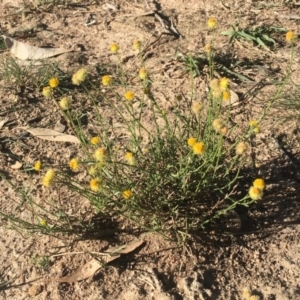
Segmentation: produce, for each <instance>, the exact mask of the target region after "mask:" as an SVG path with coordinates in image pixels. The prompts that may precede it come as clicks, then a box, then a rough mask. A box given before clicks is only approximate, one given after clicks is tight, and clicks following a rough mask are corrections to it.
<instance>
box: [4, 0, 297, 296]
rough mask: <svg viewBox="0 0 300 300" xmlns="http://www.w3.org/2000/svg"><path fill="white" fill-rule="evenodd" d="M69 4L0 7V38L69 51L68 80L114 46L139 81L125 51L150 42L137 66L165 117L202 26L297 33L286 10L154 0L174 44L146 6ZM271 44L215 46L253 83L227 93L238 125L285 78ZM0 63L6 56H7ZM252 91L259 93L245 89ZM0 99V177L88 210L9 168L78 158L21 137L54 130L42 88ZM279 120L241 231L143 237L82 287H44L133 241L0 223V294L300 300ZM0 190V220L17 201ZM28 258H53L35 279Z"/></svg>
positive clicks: (265, 147)
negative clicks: (261, 185) (260, 196)
mask: <svg viewBox="0 0 300 300" xmlns="http://www.w3.org/2000/svg"><path fill="white" fill-rule="evenodd" d="M32 3H34V1H33V2H32ZM75 4H78V3H76V2H73V4H72V5H67V6H64V5H58V4H56V5H55V6H53V5H51V4H49V5H43V6H40V7H35V6H34V5H33V6H32V8H31V9H28V8H27V9H26V11H25V12H24V11H23V13H17V14H13V15H10V14H11V13H12V12H13V11H15V10H17V9H18V7H22V5H21V4H20V3H18V2H17V1H16V2H14V1H2V2H1V4H0V5H1V10H0V15H1V18H0V29H1V31H2V33H3V34H5V35H9V36H11V37H14V38H16V39H18V40H21V41H24V42H28V43H30V44H35V45H38V46H42V45H46V44H51V45H53V46H59V47H63V48H65V49H72V50H75V51H74V52H72V53H69V54H65V55H62V56H60V57H58V58H57V60H58V62H59V65H60V67H61V69H62V70H63V71H65V72H69V73H70V74H71V73H72V72H73V71H74V70H76V69H77V68H78V67H79V66H83V65H84V66H93V67H95V65H98V66H101V67H102V66H104V65H106V64H108V63H109V64H113V63H115V62H116V61H115V59H116V58H115V56H112V55H111V54H109V51H108V48H109V45H110V44H111V43H113V42H117V43H119V44H120V48H121V56H122V59H123V61H124V64H125V66H126V67H127V68H128V69H131V70H132V72H136V70H138V69H139V65H138V62H137V60H136V58H135V55H134V52H133V50H131V44H132V41H133V40H134V39H140V40H142V41H143V42H144V43H148V45H149V47H148V49H147V51H145V60H146V65H147V68H148V69H149V70H151V72H152V77H153V79H154V80H153V81H154V84H153V91H154V95H155V97H156V98H157V99H159V101H161V104H162V105H164V108H165V109H166V110H168V109H172V107H173V106H175V105H176V96H177V95H186V96H187V97H189V91H190V86H189V76H188V75H187V74H185V73H184V72H183V65H182V64H181V63H180V62H179V61H178V60H177V59H176V58H175V57H176V53H177V54H179V55H180V54H181V53H183V54H187V53H192V52H195V51H199V52H201V51H202V49H203V47H204V45H205V44H207V43H209V41H210V40H211V34H210V33H209V31H208V30H207V29H206V20H207V18H208V17H210V16H214V17H215V18H217V19H218V21H219V29H218V32H220V31H223V30H226V29H229V28H230V25H231V24H234V23H238V24H239V26H240V27H241V28H246V27H249V26H262V25H269V26H271V25H272V26H282V27H285V28H288V29H293V30H296V31H298V32H299V19H298V18H297V16H298V15H299V8H298V5H297V3H296V2H295V1H294V2H293V1H281V2H279V1H237V0H235V1H227V2H226V3H225V2H224V4H222V2H221V1H204V0H201V1H195V0H192V1H189V3H188V4H187V3H181V2H180V1H173V0H170V1H167V0H161V1H160V2H159V5H160V8H161V14H162V16H164V17H166V19H167V20H172V22H173V25H174V27H175V28H176V29H177V31H178V33H179V34H180V36H178V35H176V34H163V35H162V36H160V34H161V32H162V30H163V28H162V24H161V22H160V21H159V20H157V19H155V17H154V16H153V14H152V15H151V14H150V15H143V14H145V12H147V8H145V5H144V2H142V1H140V2H133V1H125V0H122V1H120V2H119V3H117V4H116V7H117V8H118V10H117V11H114V10H108V9H107V5H106V6H105V5H104V2H102V1H99V3H98V4H91V5H86V4H83V5H75ZM79 4H80V3H79ZM13 6H14V7H13ZM90 12H92V13H93V14H94V15H95V19H96V24H94V25H92V26H89V27H86V26H85V25H84V23H85V21H86V18H87V16H88V15H89V13H90ZM141 15H142V16H141ZM133 16H137V17H133ZM25 33H26V34H25ZM29 33H30V34H29ZM276 41H277V44H276V47H274V48H272V50H271V51H267V50H265V49H262V48H259V47H258V46H254V45H253V44H252V43H248V42H245V41H244V42H242V41H240V42H238V43H235V44H234V45H233V46H232V47H229V46H228V38H227V37H224V36H218V37H217V41H216V46H217V47H216V48H217V49H218V54H219V55H220V56H222V57H223V58H227V59H231V60H232V61H233V62H234V61H238V60H240V61H241V62H243V64H242V65H241V67H240V68H238V69H235V70H237V71H238V72H241V73H242V74H243V75H245V76H247V77H249V78H250V79H251V80H252V82H250V83H247V82H246V83H245V82H243V83H242V82H241V81H239V80H238V79H237V78H235V79H234V78H233V89H234V90H235V91H236V92H237V93H238V94H239V96H240V98H241V99H242V100H243V102H242V105H240V106H239V108H238V109H237V111H236V112H235V115H234V121H235V122H237V123H238V122H240V123H241V124H242V121H245V120H250V119H255V118H256V117H257V116H258V115H259V114H260V113H261V112H262V110H263V108H264V106H265V105H266V103H267V100H268V99H269V97H270V95H271V94H274V92H275V90H274V86H272V85H268V84H267V82H269V81H270V80H280V79H282V78H283V74H284V72H285V71H286V70H287V66H288V62H289V53H290V49H289V48H288V47H287V46H286V45H285V44H284V36H283V34H282V36H280V35H278V36H276ZM128 49H129V50H128ZM295 53H296V55H295V61H294V64H293V66H292V79H293V80H294V81H295V82H298V78H299V70H298V69H299V68H298V66H299V56H298V54H299V47H298V45H297V46H296V49H295ZM1 55H6V56H9V53H8V52H4V53H1ZM216 75H217V76H218V75H222V74H216ZM207 78H208V75H207V72H206V70H205V68H204V70H203V73H202V74H201V75H200V76H198V77H197V78H196V84H197V88H196V97H199V99H202V98H203V97H205V95H206V93H207V90H206V87H207ZM0 81H1V78H0ZM3 82H4V81H1V85H3ZM261 83H262V84H261ZM254 86H255V87H256V89H253V90H252V87H254ZM249 90H251V92H250V93H249ZM249 95H250V96H249ZM166 99H167V100H168V101H166ZM76 100H77V101H78V103H77V107H81V106H88V103H83V104H82V103H79V101H80V99H76ZM0 101H1V111H0V118H1V119H4V118H5V119H6V118H7V119H8V120H9V122H7V124H6V125H4V126H3V128H2V129H1V131H0V147H1V156H0V169H1V171H2V172H5V173H6V174H8V175H9V176H10V178H12V179H13V181H14V183H15V184H16V185H17V186H20V185H21V184H24V185H25V186H30V187H33V188H32V193H33V195H34V196H35V197H36V199H39V201H43V199H44V197H53V198H60V200H61V201H62V202H63V203H64V207H65V208H66V209H67V210H68V211H69V212H70V213H73V212H74V211H76V209H77V208H78V205H79V206H80V207H81V208H80V213H82V215H84V214H85V213H87V212H88V211H89V207H88V204H87V203H82V202H81V199H78V198H76V196H74V195H72V194H69V193H68V192H66V191H51V192H49V191H46V190H43V188H42V186H41V184H40V177H38V176H36V177H34V178H33V179H32V177H30V176H28V175H27V173H26V172H21V171H20V170H15V169H13V168H12V166H13V165H14V164H15V162H16V161H22V162H23V164H28V165H31V164H32V163H33V162H34V160H35V159H36V158H37V157H38V158H40V159H41V160H42V161H44V162H46V163H47V164H60V163H65V162H66V161H68V160H69V159H70V157H73V156H74V155H75V154H78V155H79V156H80V149H78V147H76V146H74V145H70V144H68V145H67V144H66V145H64V146H63V147H62V146H61V144H59V145H57V144H55V143H53V142H47V141H42V140H38V139H36V138H34V137H32V136H28V135H24V131H22V129H20V127H22V126H26V125H30V126H34V127H47V128H49V127H51V128H53V127H54V126H55V124H56V123H57V122H63V121H62V120H61V115H60V113H59V111H58V110H57V108H56V107H55V106H53V103H52V102H51V103H49V101H47V100H46V99H44V98H43V97H42V96H41V93H40V90H39V89H37V88H36V89H34V88H30V87H26V85H25V87H23V88H19V87H18V88H16V89H14V83H13V82H12V83H11V86H7V88H2V89H1V90H0ZM284 114H285V112H284V111H282V110H280V109H279V110H278V109H273V110H272V112H271V113H270V114H268V116H267V117H266V118H265V119H264V120H263V122H262V124H261V128H262V133H261V134H259V135H258V136H257V139H256V141H255V144H254V145H252V150H253V153H255V156H256V161H257V162H258V163H259V165H257V168H256V169H255V171H253V170H252V171H251V172H253V174H255V175H257V174H259V175H260V176H262V177H264V178H266V181H267V185H268V188H267V191H266V196H265V198H264V200H263V201H262V202H260V203H257V205H255V206H252V207H250V208H249V209H245V210H241V211H238V212H237V213H238V215H239V219H240V220H241V224H242V225H241V228H240V229H239V230H238V231H237V232H234V233H233V232H231V231H230V230H229V231H228V232H227V233H222V234H218V232H214V231H212V232H210V233H209V234H203V233H195V234H194V235H193V236H192V237H191V238H190V239H189V240H188V242H187V244H186V245H185V246H178V245H177V244H175V243H172V242H170V241H166V240H164V239H163V238H162V237H161V236H159V235H154V234H150V235H144V236H143V237H142V238H143V240H144V241H145V242H144V244H143V246H142V247H140V248H139V249H136V251H134V252H133V253H131V254H128V255H125V256H124V257H121V258H120V259H118V260H116V261H114V262H112V263H111V264H109V265H108V266H107V267H106V268H105V269H101V270H100V271H98V272H97V273H96V274H95V275H94V276H92V277H90V278H89V279H87V280H83V281H80V282H76V283H60V282H56V281H54V282H45V281H43V279H45V278H52V279H54V278H59V277H63V276H66V275H68V274H71V273H72V272H73V271H74V270H76V269H77V268H78V267H80V266H82V265H83V264H84V263H86V262H87V261H89V260H90V259H91V256H90V254H88V253H89V252H91V251H95V252H103V251H105V250H106V249H108V248H110V247H111V246H115V245H122V244H124V243H126V242H128V241H130V240H132V239H134V238H135V237H137V236H138V234H137V233H136V232H131V233H130V232H128V233H126V234H119V235H117V236H106V237H105V236H104V237H103V236H102V237H97V236H94V238H85V239H82V240H78V239H76V237H70V238H69V239H66V238H62V239H57V238H54V237H51V236H44V235H38V234H35V235H27V234H26V233H24V232H17V231H11V230H8V229H7V226H8V225H9V224H7V223H6V222H4V220H3V222H2V223H3V224H4V225H6V226H3V227H2V228H1V229H0V230H1V235H0V239H1V243H0V247H1V251H2V255H1V257H0V266H1V267H0V279H1V281H9V282H10V285H9V288H3V290H2V291H1V288H0V295H1V297H2V299H27V298H33V299H54V300H55V299H91V300H92V299H232V300H233V299H242V298H241V291H242V290H243V289H244V288H246V287H247V288H249V289H250V290H251V291H253V292H254V294H255V295H257V296H259V297H260V298H259V299H269V300H271V299H272V300H273V299H274V300H275V299H276V300H280V299H300V284H299V282H300V276H299V274H300V272H299V267H300V244H299V232H300V227H299V220H300V204H299V200H300V198H299V191H300V187H299V174H298V171H297V168H298V166H300V156H299V137H300V135H299V130H298V127H297V124H296V122H295V121H292V122H288V123H287V122H283V123H282V122H280V121H279V117H280V116H282V115H284ZM66 125H67V124H66ZM68 130H69V128H68V127H67V131H68ZM88 130H89V128H88V125H87V131H88ZM271 134H274V136H275V138H276V140H279V141H280V142H283V143H284V144H285V145H286V146H287V149H288V153H289V154H290V158H293V160H291V159H290V158H288V157H287V156H286V155H285V154H283V152H282V151H281V148H280V147H279V148H278V146H276V143H275V142H274V139H272V138H271V137H270V135H271ZM15 138H17V140H18V143H16V142H15ZM30 180H32V181H30ZM0 189H1V211H5V212H6V211H10V210H11V209H12V207H15V206H14V199H16V197H17V195H16V193H15V192H14V191H13V190H12V189H10V188H8V186H7V183H6V182H4V180H3V179H0ZM223 225H226V224H223ZM103 226H104V225H103ZM229 226H230V225H229ZM108 227H109V226H108ZM34 255H38V256H46V257H50V264H49V266H48V268H46V269H45V270H42V269H41V268H39V267H38V266H37V265H36V264H34V263H33V259H32V257H33V256H34ZM29 293H32V296H29Z"/></svg>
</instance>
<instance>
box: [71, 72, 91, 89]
mask: <svg viewBox="0 0 300 300" xmlns="http://www.w3.org/2000/svg"><path fill="white" fill-rule="evenodd" d="M87 74H88V73H87V69H85V68H81V69H79V70H78V71H77V72H76V73H75V74H74V75H73V76H72V83H73V84H75V85H80V84H81V83H82V82H84V81H85V79H86V77H87Z"/></svg>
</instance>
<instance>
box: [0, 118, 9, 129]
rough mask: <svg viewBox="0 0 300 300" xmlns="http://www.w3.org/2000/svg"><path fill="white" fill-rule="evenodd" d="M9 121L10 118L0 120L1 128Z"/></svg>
mask: <svg viewBox="0 0 300 300" xmlns="http://www.w3.org/2000/svg"><path fill="white" fill-rule="evenodd" d="M7 121H8V119H3V120H0V129H1V128H2V127H3V126H4V124H5V123H6V122H7Z"/></svg>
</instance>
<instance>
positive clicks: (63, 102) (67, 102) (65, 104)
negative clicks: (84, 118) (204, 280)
mask: <svg viewBox="0 0 300 300" xmlns="http://www.w3.org/2000/svg"><path fill="white" fill-rule="evenodd" d="M71 102H72V101H71V98H70V97H68V96H66V97H63V98H61V99H60V101H59V106H60V108H61V109H62V110H68V109H70V108H71Z"/></svg>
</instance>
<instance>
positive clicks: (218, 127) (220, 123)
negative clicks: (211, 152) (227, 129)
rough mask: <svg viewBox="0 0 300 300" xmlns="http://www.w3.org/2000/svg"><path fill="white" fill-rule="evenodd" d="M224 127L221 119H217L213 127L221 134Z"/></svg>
mask: <svg viewBox="0 0 300 300" xmlns="http://www.w3.org/2000/svg"><path fill="white" fill-rule="evenodd" d="M223 126H224V124H223V121H222V120H221V119H215V120H214V121H213V123H212V127H213V129H214V130H215V131H216V132H219V131H220V130H221V128H222V127H223Z"/></svg>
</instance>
